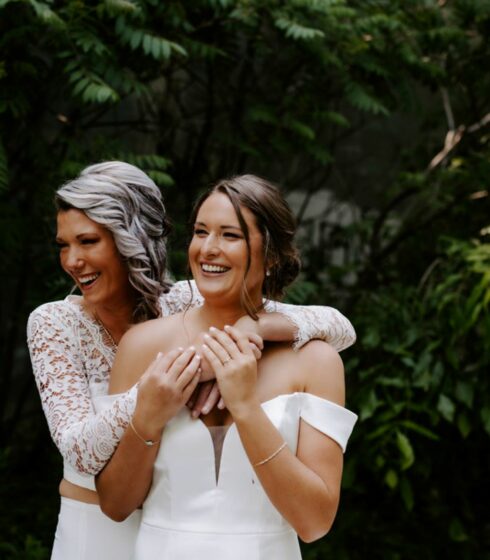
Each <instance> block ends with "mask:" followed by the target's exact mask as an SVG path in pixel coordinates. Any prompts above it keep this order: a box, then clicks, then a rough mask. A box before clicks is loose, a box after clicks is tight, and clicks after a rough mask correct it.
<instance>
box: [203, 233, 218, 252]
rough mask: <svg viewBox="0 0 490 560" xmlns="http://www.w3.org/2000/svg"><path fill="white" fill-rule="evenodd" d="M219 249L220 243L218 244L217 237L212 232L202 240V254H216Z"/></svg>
mask: <svg viewBox="0 0 490 560" xmlns="http://www.w3.org/2000/svg"><path fill="white" fill-rule="evenodd" d="M220 250H221V247H220V244H219V238H218V237H217V236H216V235H214V234H212V233H211V234H210V235H208V236H207V237H206V239H205V240H204V243H203V246H202V252H203V254H204V255H209V256H211V255H218V254H219V252H220Z"/></svg>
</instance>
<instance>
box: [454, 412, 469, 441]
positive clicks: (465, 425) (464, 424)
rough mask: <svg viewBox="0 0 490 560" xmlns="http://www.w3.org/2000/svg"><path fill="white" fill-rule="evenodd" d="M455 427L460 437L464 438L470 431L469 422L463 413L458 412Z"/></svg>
mask: <svg viewBox="0 0 490 560" xmlns="http://www.w3.org/2000/svg"><path fill="white" fill-rule="evenodd" d="M456 425H457V426H458V429H459V431H460V433H461V435H462V436H463V437H464V438H466V437H468V435H469V433H470V432H471V430H472V425H471V421H470V419H469V418H468V416H467V415H466V413H465V412H460V413H459V414H458V416H457V418H456Z"/></svg>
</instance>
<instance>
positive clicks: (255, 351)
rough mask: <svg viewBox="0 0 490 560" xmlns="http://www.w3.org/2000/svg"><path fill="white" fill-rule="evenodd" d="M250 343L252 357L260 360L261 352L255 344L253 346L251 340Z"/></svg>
mask: <svg viewBox="0 0 490 560" xmlns="http://www.w3.org/2000/svg"><path fill="white" fill-rule="evenodd" d="M249 344H250V348H251V349H252V352H253V354H254V357H255V359H256V360H257V361H259V360H260V358H262V352H261V351H260V349H259V348H257V346H255V344H253V343H252V342H249Z"/></svg>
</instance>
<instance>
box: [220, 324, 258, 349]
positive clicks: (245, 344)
mask: <svg viewBox="0 0 490 560" xmlns="http://www.w3.org/2000/svg"><path fill="white" fill-rule="evenodd" d="M225 331H226V333H227V334H228V336H229V337H230V338H231V339H232V340H233V342H235V343H236V346H237V347H238V348H239V350H240V352H242V353H243V354H247V355H249V356H253V351H252V349H251V347H250V343H249V339H248V336H246V335H245V334H243V333H242V332H241V331H240V330H238V329H235V328H234V327H230V326H229V325H226V326H225Z"/></svg>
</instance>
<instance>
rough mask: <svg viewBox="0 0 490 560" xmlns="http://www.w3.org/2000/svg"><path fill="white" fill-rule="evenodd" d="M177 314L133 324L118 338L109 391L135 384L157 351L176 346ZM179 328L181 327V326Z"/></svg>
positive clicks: (116, 390) (124, 388) (116, 391)
mask: <svg viewBox="0 0 490 560" xmlns="http://www.w3.org/2000/svg"><path fill="white" fill-rule="evenodd" d="M179 325H182V320H181V319H180V321H179V316H178V315H173V316H171V317H165V318H161V319H152V320H150V321H146V322H144V323H140V324H138V325H134V326H133V327H131V328H130V329H129V331H128V332H127V333H126V334H125V335H124V336H123V337H122V338H121V340H120V342H119V346H118V349H117V354H116V358H115V360H114V365H113V368H112V372H111V376H110V392H111V393H120V392H123V391H126V390H127V389H129V388H130V387H131V386H132V385H134V383H136V382H137V381H138V380H139V379H140V377H141V375H142V374H143V373H144V372H145V370H146V369H147V368H148V366H149V365H150V364H151V363H152V362H153V360H154V359H155V357H156V355H157V354H158V352H168V351H170V350H173V349H174V348H175V347H176V346H178V345H179V344H178V342H177V341H178V340H179V338H178V336H179V333H178V329H177V327H178V326H179ZM180 328H182V327H180Z"/></svg>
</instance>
